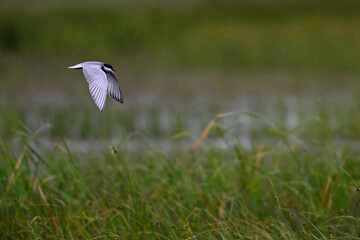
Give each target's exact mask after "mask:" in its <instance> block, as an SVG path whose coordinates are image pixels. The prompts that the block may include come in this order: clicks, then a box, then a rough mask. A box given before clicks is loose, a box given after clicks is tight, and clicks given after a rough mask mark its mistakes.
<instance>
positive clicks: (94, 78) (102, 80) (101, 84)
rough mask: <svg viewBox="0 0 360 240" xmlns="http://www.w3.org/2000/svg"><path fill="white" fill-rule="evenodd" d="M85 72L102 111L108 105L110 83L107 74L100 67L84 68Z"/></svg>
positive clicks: (90, 88)
mask: <svg viewBox="0 0 360 240" xmlns="http://www.w3.org/2000/svg"><path fill="white" fill-rule="evenodd" d="M83 72H84V75H85V78H86V80H87V82H88V83H89V90H90V93H91V96H92V97H93V99H94V101H95V103H96V105H97V106H98V107H99V109H100V111H102V110H103V109H104V107H105V103H106V95H107V85H108V83H107V82H108V81H107V78H106V74H105V72H104V71H103V70H102V69H101V66H100V65H94V66H86V65H85V66H83Z"/></svg>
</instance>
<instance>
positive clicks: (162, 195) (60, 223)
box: [0, 117, 360, 239]
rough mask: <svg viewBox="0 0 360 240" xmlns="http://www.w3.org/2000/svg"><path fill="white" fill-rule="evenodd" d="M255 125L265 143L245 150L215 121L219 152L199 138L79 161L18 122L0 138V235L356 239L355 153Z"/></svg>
mask: <svg viewBox="0 0 360 240" xmlns="http://www.w3.org/2000/svg"><path fill="white" fill-rule="evenodd" d="M255 122H262V123H264V122H263V120H261V119H260V118H257V117H255V118H254V123H255ZM264 124H266V125H267V126H268V127H267V129H268V130H265V131H262V134H265V135H269V136H270V137H271V139H272V141H271V143H264V142H261V141H256V140H255V141H254V142H253V144H252V147H251V149H245V148H244V147H243V145H242V144H241V142H240V141H239V142H237V143H230V142H228V141H227V140H228V136H227V135H226V132H227V130H226V128H227V127H228V126H227V125H226V124H225V125H224V124H222V123H221V121H220V119H218V120H217V121H216V124H215V126H216V127H215V128H213V129H212V130H211V131H212V132H214V131H215V132H217V136H218V138H219V139H222V140H223V141H224V142H225V143H226V144H225V147H224V146H223V147H221V148H220V147H217V146H212V145H211V144H210V143H208V142H207V141H206V139H205V141H204V142H202V143H201V145H200V147H199V148H197V149H196V151H193V150H191V149H190V150H185V151H184V150H181V151H173V152H171V153H162V152H160V151H158V150H156V149H151V148H149V149H148V150H145V151H142V152H133V151H127V150H126V149H124V148H123V147H122V145H121V144H120V145H116V146H115V148H113V150H111V149H112V148H111V145H110V144H108V145H107V146H108V147H107V151H106V152H102V153H100V152H91V153H90V152H89V153H88V154H77V153H72V152H71V151H70V150H68V148H67V145H66V142H64V141H63V140H62V137H61V136H58V137H57V138H56V139H55V140H53V147H52V148H50V149H45V148H42V147H41V146H39V144H36V143H37V137H36V136H35V134H37V133H34V132H33V131H31V130H29V129H28V128H27V127H25V126H19V127H17V128H16V132H17V137H16V138H15V139H14V140H11V141H10V140H8V139H4V138H1V141H0V169H1V170H0V171H1V179H0V186H1V189H2V190H1V195H0V203H1V208H0V215H1V222H0V233H1V234H0V236H1V238H2V239H29V238H30V239H32V238H40V239H58V238H64V239H80V238H82V239H98V238H102V239H258V238H261V239H300V238H301V239H339V238H341V239H342V238H351V239H358V232H359V227H360V225H359V222H358V221H359V220H358V217H359V214H360V209H359V192H358V191H359V190H358V187H357V186H358V179H359V174H358V171H357V168H356V166H357V165H359V158H358V154H359V152H358V151H357V150H352V148H349V147H348V146H347V145H346V144H345V145H342V144H340V145H332V147H330V145H312V146H311V145H308V144H305V142H304V141H303V139H298V140H296V139H295V138H294V137H295V135H294V133H291V132H284V131H282V130H280V129H278V128H277V127H276V126H275V125H273V124H270V125H268V123H264ZM254 126H255V125H254ZM40 131H41V130H40ZM206 136H207V135H206V133H204V134H203V137H204V138H205V137H206ZM114 150H116V151H114Z"/></svg>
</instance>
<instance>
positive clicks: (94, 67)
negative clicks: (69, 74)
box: [69, 61, 123, 111]
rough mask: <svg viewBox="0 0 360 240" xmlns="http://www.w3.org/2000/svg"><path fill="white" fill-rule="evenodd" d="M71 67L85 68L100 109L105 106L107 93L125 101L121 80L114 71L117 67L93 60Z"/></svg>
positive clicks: (93, 95) (91, 91)
mask: <svg viewBox="0 0 360 240" xmlns="http://www.w3.org/2000/svg"><path fill="white" fill-rule="evenodd" d="M69 68H74V69H82V70H83V73H84V76H85V78H86V81H87V82H88V83H89V90H90V94H91V96H92V98H93V99H94V101H95V103H96V105H97V106H98V108H99V109H100V111H102V110H103V109H104V107H105V104H106V97H107V95H109V96H110V97H111V98H113V99H114V100H116V101H118V102H120V103H123V97H122V94H121V90H120V86H119V81H118V79H117V77H116V75H115V73H114V71H115V72H116V69H115V68H113V67H112V66H111V65H110V64H106V63H102V62H95V61H91V62H83V63H79V64H76V65H74V66H70V67H69Z"/></svg>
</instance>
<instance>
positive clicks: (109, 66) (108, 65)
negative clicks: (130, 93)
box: [104, 63, 117, 72]
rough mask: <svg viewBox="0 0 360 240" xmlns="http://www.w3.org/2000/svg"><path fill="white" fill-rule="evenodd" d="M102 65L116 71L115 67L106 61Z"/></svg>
mask: <svg viewBox="0 0 360 240" xmlns="http://www.w3.org/2000/svg"><path fill="white" fill-rule="evenodd" d="M104 66H105V67H107V68H110V69H111V70H113V71H115V72H116V71H117V70H116V69H115V68H113V67H112V66H111V65H110V64H107V63H104Z"/></svg>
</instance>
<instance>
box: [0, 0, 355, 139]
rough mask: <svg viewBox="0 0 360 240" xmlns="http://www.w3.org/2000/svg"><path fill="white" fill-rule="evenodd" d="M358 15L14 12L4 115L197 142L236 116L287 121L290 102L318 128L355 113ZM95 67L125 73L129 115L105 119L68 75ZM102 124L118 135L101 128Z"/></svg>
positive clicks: (247, 10)
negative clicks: (320, 122) (322, 114)
mask: <svg viewBox="0 0 360 240" xmlns="http://www.w3.org/2000/svg"><path fill="white" fill-rule="evenodd" d="M359 9H360V2H359V1H348V0H345V1H194V2H192V1H185V2H183V1H169V2H167V1H164V2H160V1H137V2H126V1H124V2H119V3H115V2H112V1H105V2H95V1H93V2H87V1H80V2H70V1H64V2H61V1H57V2H46V1H44V2H43V1H37V2H34V3H31V4H30V3H26V2H21V3H19V2H14V3H10V2H7V3H4V4H3V5H2V7H1V8H0V54H1V58H0V71H1V83H2V84H1V88H0V94H1V109H2V112H3V113H4V115H6V116H7V117H6V118H9V116H12V115H14V116H15V117H14V118H15V119H16V118H17V117H19V116H20V118H21V119H23V120H24V121H25V122H26V123H27V124H29V125H30V126H33V127H34V128H37V127H40V126H41V125H42V124H44V123H50V124H52V125H55V126H58V127H59V128H60V129H61V132H63V134H64V135H69V134H70V135H71V132H74V131H75V130H73V131H70V130H69V129H71V128H72V126H76V124H80V123H81V124H80V125H81V126H82V127H79V126H76V127H74V128H75V129H84V130H83V132H84V133H82V134H79V133H76V134H75V135H76V136H80V135H81V136H82V135H84V134H85V135H86V133H87V132H91V129H93V128H94V127H96V126H104V125H111V124H113V125H115V126H117V127H118V128H119V131H120V132H132V131H136V130H146V131H150V133H151V134H155V135H159V134H160V135H161V134H162V133H168V134H169V133H176V132H178V131H181V130H183V129H190V130H191V131H195V132H199V131H200V130H201V129H202V127H203V126H204V124H205V123H206V122H207V121H208V119H209V118H210V117H211V116H213V114H216V113H218V112H223V111H233V110H235V111H245V110H246V111H252V112H256V113H259V114H260V115H262V116H266V117H269V118H270V119H272V120H277V118H276V116H278V118H279V119H280V120H281V119H283V118H284V119H286V116H283V114H273V113H274V112H278V111H280V110H281V109H284V111H285V113H284V114H286V112H287V111H288V108H289V106H288V104H289V101H290V104H291V99H293V102H294V101H295V105H297V107H296V109H295V110H294V111H295V112H296V113H297V115H296V117H297V118H298V117H299V116H303V113H302V112H301V111H304V112H305V113H306V112H308V113H309V116H311V114H313V112H312V111H310V110H311V107H314V106H317V105H321V106H323V105H324V104H325V105H326V106H333V105H334V104H338V105H340V106H342V105H349V103H351V102H353V101H354V99H355V100H356V98H357V95H358V94H359V90H358V89H360V88H359V83H358V82H359V81H358V75H359V73H360V72H359V71H360V61H359V53H360V29H359V25H360V19H359V14H358V13H359V11H358V10H359ZM87 60H99V61H103V62H106V63H110V64H112V65H113V66H114V67H115V68H117V69H119V72H118V76H119V79H120V84H121V88H122V91H123V94H124V99H125V104H124V105H119V104H117V103H115V102H112V101H108V106H107V109H106V110H105V112H104V113H102V114H103V115H100V114H99V113H98V112H97V109H96V106H95V105H94V103H93V100H92V99H91V98H90V94H89V93H88V87H87V85H86V82H85V79H84V77H83V75H82V73H81V72H80V71H71V70H68V69H67V67H68V66H70V65H74V64H77V63H79V62H83V61H87ZM289 99H290V100H289ZM313 103H315V104H313ZM278 105H279V106H280V107H276V106H278ZM293 105H294V104H293ZM281 106H285V107H283V108H281ZM299 106H300V107H299ZM301 106H303V107H301ZM291 108H294V107H291ZM304 109H306V110H304ZM86 111H88V112H86ZM87 114H91V116H92V117H91V118H90V117H87ZM117 114H118V115H117ZM196 114H198V115H199V116H197V115H196ZM59 115H60V116H59ZM63 115H65V116H67V118H66V119H65V118H64V117H63ZM70 116H74V120H70V119H71V117H70ZM104 116H106V117H107V118H109V119H112V120H111V124H110V123H109V124H100V122H101V121H105V120H104ZM31 119H32V120H31ZM76 119H78V120H76ZM81 119H83V120H81ZM144 119H146V120H144ZM6 121H7V122H8V121H11V120H2V122H3V123H2V124H1V125H0V126H2V127H1V129H2V130H1V131H3V132H5V131H8V130H6V129H7V127H4V126H5V124H6V123H4V122H6ZM109 121H110V120H109ZM196 121H198V122H197V123H196ZM284 121H285V125H286V121H287V120H284ZM79 122H80V123H79ZM105 122H106V121H105ZM149 122H150V123H149ZM295 122H299V121H295ZM191 124H192V125H191ZM145 125H146V126H147V125H149V126H148V127H146V126H145ZM290 125H291V124H290ZM164 126H165V127H164ZM163 128H165V129H166V130H165V132H164V131H163ZM110 129H111V128H110V127H109V129H108V130H106V131H111V130H110ZM150 129H152V130H150ZM75 132H77V131H75Z"/></svg>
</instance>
